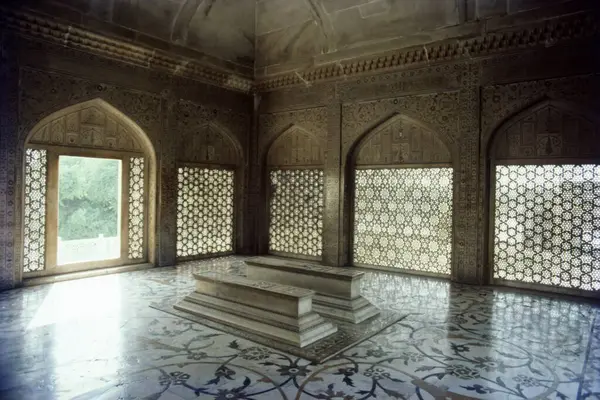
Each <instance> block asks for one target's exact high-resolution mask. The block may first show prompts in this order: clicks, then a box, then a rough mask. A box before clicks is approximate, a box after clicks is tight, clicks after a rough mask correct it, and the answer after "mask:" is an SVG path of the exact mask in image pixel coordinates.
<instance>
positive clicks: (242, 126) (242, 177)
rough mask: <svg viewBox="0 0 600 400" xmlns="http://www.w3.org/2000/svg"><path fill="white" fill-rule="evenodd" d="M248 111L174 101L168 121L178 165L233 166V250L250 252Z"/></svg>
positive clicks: (250, 121)
mask: <svg viewBox="0 0 600 400" xmlns="http://www.w3.org/2000/svg"><path fill="white" fill-rule="evenodd" d="M249 111H250V110H249V109H248V110H247V111H246V112H244V111H240V110H232V109H226V108H221V107H215V106H210V105H208V104H204V105H203V104H197V103H194V102H191V101H187V100H181V99H179V100H177V101H176V102H175V103H174V104H173V109H172V113H171V116H170V117H171V121H173V126H174V129H175V131H176V132H178V133H179V135H178V138H177V140H176V141H173V142H172V145H173V146H175V147H176V150H175V157H176V161H177V164H180V167H181V164H189V163H192V164H204V165H206V164H211V165H217V166H226V167H228V168H231V167H234V168H235V172H234V177H233V179H234V183H233V186H234V207H233V209H234V211H233V212H234V214H235V224H234V225H235V232H234V237H235V240H234V250H235V251H237V252H241V253H248V252H249V251H250V246H251V240H250V238H249V237H248V234H247V229H246V226H247V225H248V224H249V223H248V221H246V219H245V217H244V216H245V215H246V213H245V212H244V210H245V208H246V204H247V203H248V200H247V194H248V193H247V192H248V167H249V164H250V161H249V149H248V145H249V142H250V130H251V124H252V116H251V114H250V113H249Z"/></svg>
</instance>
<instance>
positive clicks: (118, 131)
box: [22, 99, 156, 278]
mask: <svg viewBox="0 0 600 400" xmlns="http://www.w3.org/2000/svg"><path fill="white" fill-rule="evenodd" d="M23 164H24V165H23V168H24V170H23V176H24V182H23V183H24V184H23V197H22V198H23V213H22V215H23V221H22V222H23V224H22V226H23V230H22V237H23V243H22V244H23V260H22V273H23V277H24V278H28V277H37V276H47V275H58V274H62V273H68V272H76V271H82V270H90V269H96V268H105V267H113V266H122V265H128V264H139V263H144V262H154V255H153V252H152V251H151V249H152V248H153V247H154V221H155V215H154V212H155V204H156V200H155V191H154V190H151V188H153V187H155V186H156V154H155V151H154V147H153V145H152V143H151V141H150V139H149V138H148V136H147V135H146V134H145V132H144V131H143V130H142V129H141V128H140V127H139V126H138V125H137V124H136V123H135V122H134V121H132V120H131V119H130V118H128V117H127V116H126V115H124V114H123V113H122V112H120V111H119V110H117V109H116V108H115V107H113V106H112V105H110V104H109V103H107V102H106V101H104V100H102V99H93V100H89V101H85V102H82V103H79V104H75V105H72V106H69V107H66V108H63V109H61V110H59V111H56V112H54V113H52V114H50V115H48V116H46V117H45V118H43V119H42V120H41V121H39V122H38V123H37V124H36V125H35V126H34V127H33V128H32V129H31V130H30V131H29V133H28V135H27V137H26V139H25V151H24V162H23Z"/></svg>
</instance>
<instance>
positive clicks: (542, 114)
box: [494, 101, 600, 160]
mask: <svg viewBox="0 0 600 400" xmlns="http://www.w3.org/2000/svg"><path fill="white" fill-rule="evenodd" d="M594 156H595V157H600V133H599V130H598V127H597V124H596V123H594V122H593V121H592V120H590V119H588V118H586V117H584V116H582V115H580V114H578V113H577V112H575V111H574V110H569V109H567V108H565V106H563V105H561V104H560V103H557V102H551V101H543V102H541V103H538V104H536V105H534V106H533V107H530V108H528V109H527V110H525V111H523V112H521V113H519V115H517V116H515V117H513V118H511V120H510V122H508V123H506V124H505V125H504V126H503V128H502V129H501V130H500V131H499V132H498V133H497V134H496V137H495V139H494V157H495V159H496V160H510V159H526V158H537V159H540V158H561V157H563V158H564V157H566V158H578V157H579V158H591V157H594Z"/></svg>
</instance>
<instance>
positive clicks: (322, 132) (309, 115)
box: [258, 107, 327, 157]
mask: <svg viewBox="0 0 600 400" xmlns="http://www.w3.org/2000/svg"><path fill="white" fill-rule="evenodd" d="M293 125H295V126H298V127H301V128H302V129H304V130H305V131H307V132H310V133H311V134H313V135H314V136H315V137H317V138H319V139H320V140H325V138H326V136H327V108H326V107H315V108H308V109H304V110H298V111H286V112H280V113H272V114H261V115H259V128H258V131H259V138H258V146H259V149H260V154H259V157H264V155H265V154H266V152H267V150H268V148H269V147H270V145H271V144H272V143H273V141H274V140H275V139H276V138H277V137H278V136H279V135H281V134H282V133H284V132H286V131H287V130H288V129H289V128H290V127H291V126H293Z"/></svg>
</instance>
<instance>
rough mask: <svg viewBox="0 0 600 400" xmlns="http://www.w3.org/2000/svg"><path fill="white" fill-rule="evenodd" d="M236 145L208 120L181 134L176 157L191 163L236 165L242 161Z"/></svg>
mask: <svg viewBox="0 0 600 400" xmlns="http://www.w3.org/2000/svg"><path fill="white" fill-rule="evenodd" d="M238 147H239V145H237V144H236V143H235V142H234V141H233V140H232V139H231V138H230V137H229V136H228V134H227V133H225V132H224V131H223V129H222V128H220V127H218V126H217V125H215V124H214V123H210V122H209V123H206V124H204V125H202V126H200V127H198V128H197V130H196V131H195V132H191V131H189V130H188V132H186V133H185V134H184V135H183V138H182V140H180V141H179V151H178V153H177V157H178V159H179V160H180V161H186V162H193V163H201V164H220V165H237V164H239V163H241V162H242V158H241V154H240V151H239V150H238Z"/></svg>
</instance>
